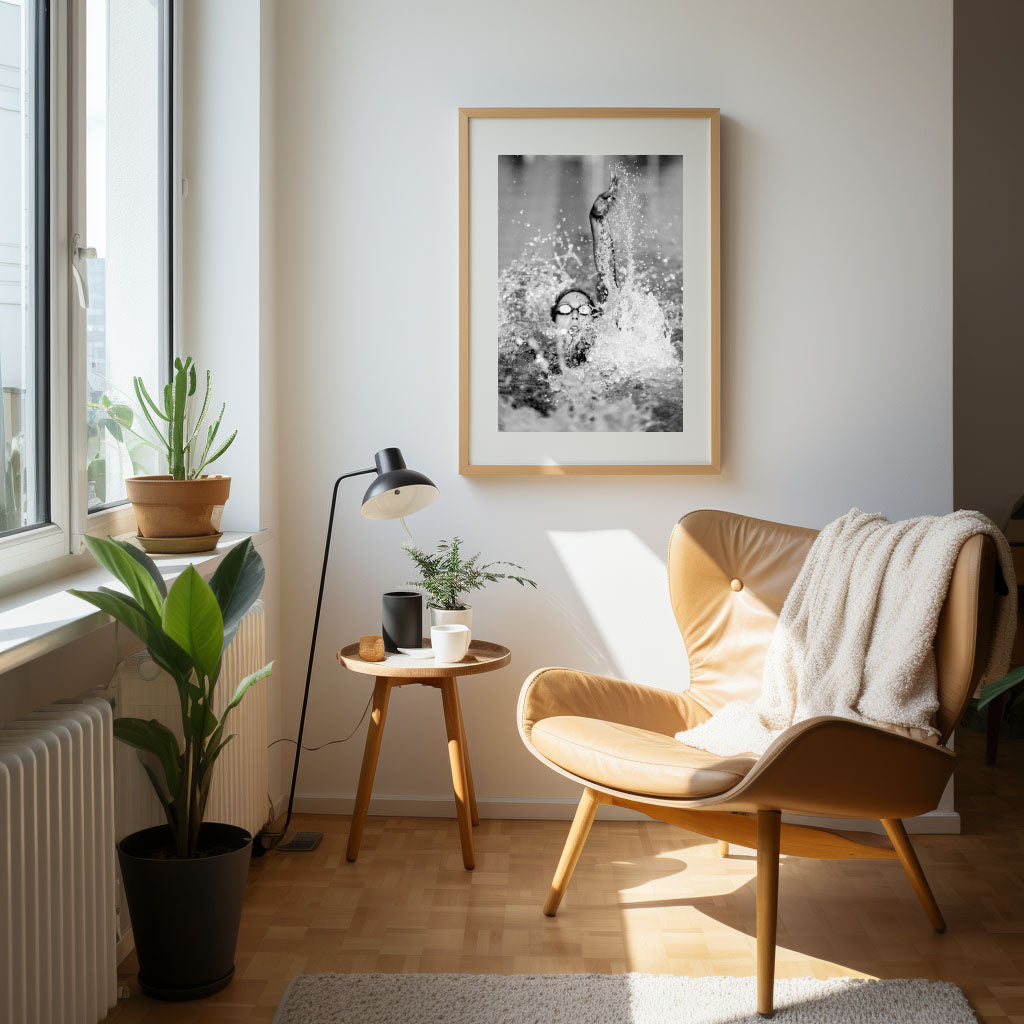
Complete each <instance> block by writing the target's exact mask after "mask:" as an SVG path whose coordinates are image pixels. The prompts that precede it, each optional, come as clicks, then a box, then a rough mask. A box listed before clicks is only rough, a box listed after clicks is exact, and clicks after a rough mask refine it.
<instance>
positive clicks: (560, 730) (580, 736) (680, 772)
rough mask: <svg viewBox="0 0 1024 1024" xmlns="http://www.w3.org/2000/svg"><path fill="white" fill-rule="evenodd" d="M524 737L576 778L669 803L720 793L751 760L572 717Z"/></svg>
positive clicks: (630, 728)
mask: <svg viewBox="0 0 1024 1024" xmlns="http://www.w3.org/2000/svg"><path fill="white" fill-rule="evenodd" d="M530 739H531V742H532V744H533V746H534V747H535V748H536V749H537V751H538V752H539V753H541V754H542V755H543V756H544V757H546V758H548V760H550V761H553V762H554V763H555V764H557V765H558V766H559V767H560V768H563V769H564V770H565V771H568V772H571V773H572V774H573V775H576V776H578V777H580V778H582V779H585V780H587V781H589V782H593V783H595V784H597V785H599V786H607V787H609V788H610V789H618V790H622V791H624V792H627V793H635V794H638V795H641V796H656V797H668V798H670V799H672V798H675V799H693V798H697V797H706V796H715V795H717V794H719V793H724V792H726V791H727V790H730V789H732V788H733V786H735V785H736V784H737V783H738V782H739V781H740V780H741V779H742V778H743V776H744V775H746V774H747V772H749V771H750V769H751V768H752V767H753V766H754V763H755V761H756V760H757V758H756V757H754V755H753V754H751V755H749V756H747V755H743V754H741V755H739V756H734V757H721V756H720V755H718V754H709V753H707V751H704V750H697V749H696V747H688V746H686V745H685V744H683V743H680V742H679V741H678V740H676V739H675V738H674V737H673V736H667V735H664V734H662V733H658V732H650V731H648V730H647V729H640V728H637V727H636V726H632V725H621V724H619V723H617V722H607V721H603V720H601V719H597V718H582V717H578V716H575V715H556V716H554V717H551V718H544V719H542V720H541V721H539V722H536V723H535V724H534V726H533V730H532V733H531V736H530Z"/></svg>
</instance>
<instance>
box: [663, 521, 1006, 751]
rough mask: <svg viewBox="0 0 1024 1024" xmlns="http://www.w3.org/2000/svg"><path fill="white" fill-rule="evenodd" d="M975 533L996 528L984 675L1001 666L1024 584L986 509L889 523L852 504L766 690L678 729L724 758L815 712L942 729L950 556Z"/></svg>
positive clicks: (821, 548) (806, 583)
mask: <svg viewBox="0 0 1024 1024" xmlns="http://www.w3.org/2000/svg"><path fill="white" fill-rule="evenodd" d="M975 533H987V534H990V535H991V536H992V537H993V539H994V540H995V543H996V548H997V551H998V558H999V563H1000V565H1001V567H1002V571H1003V576H1004V577H1005V578H1006V580H1007V583H1008V584H1009V593H1008V594H1007V595H1005V596H1000V595H997V596H996V608H995V615H994V621H993V630H992V643H991V647H990V649H989V651H988V652H987V661H986V668H985V676H984V679H985V681H986V682H991V681H993V680H995V679H999V678H1000V677H1001V676H1003V675H1005V674H1006V671H1007V668H1008V666H1009V662H1010V648H1011V645H1012V643H1013V635H1014V631H1015V629H1016V625H1017V588H1016V587H1015V586H1014V576H1013V562H1012V558H1011V555H1010V549H1009V545H1008V544H1007V542H1006V539H1005V538H1004V537H1003V535H1002V533H1000V532H999V530H998V529H997V528H996V526H995V524H994V523H993V522H992V521H991V520H989V519H987V518H986V517H985V516H983V515H982V514H981V513H980V512H954V513H952V514H951V515H946V516H922V517H920V518H918V519H906V520H903V521H901V522H898V523H890V522H889V521H888V520H886V519H885V518H884V517H883V516H880V515H868V514H866V513H864V512H861V511H860V510H859V509H852V510H851V511H850V512H848V513H847V514H846V515H845V516H842V517H841V518H839V519H837V520H836V521H835V522H833V523H829V524H828V526H826V527H825V528H824V529H823V530H822V531H821V533H820V534H819V535H818V537H817V539H816V540H815V541H814V544H813V545H812V547H811V550H810V551H809V552H808V554H807V559H806V560H805V561H804V564H803V567H802V568H801V569H800V574H799V575H798V576H797V578H796V582H795V583H794V584H793V588H792V590H790V592H789V596H788V597H787V598H786V603H785V604H784V605H783V607H782V613H781V615H780V616H779V623H778V626H777V627H776V629H775V633H774V634H773V636H772V640H771V643H770V644H769V646H768V653H767V655H766V657H765V665H764V675H763V683H762V690H761V694H760V696H759V697H758V699H757V700H756V701H755V702H754V703H753V704H744V703H741V702H734V703H732V704H727V705H726V706H725V707H723V708H721V709H720V710H719V711H717V712H716V713H715V714H714V715H712V717H711V718H709V719H708V720H707V721H706V722H702V723H701V724H700V725H698V726H696V727H695V728H693V729H688V730H686V731H684V732H678V733H676V739H677V740H682V742H683V743H686V744H688V745H689V746H691V747H698V748H699V749H701V750H707V751H710V752H711V753H714V754H721V755H722V756H731V755H734V754H741V753H746V752H753V753H756V754H763V753H764V752H765V750H767V749H768V747H769V746H770V745H771V743H772V742H773V741H774V740H775V739H776V738H777V737H778V736H779V735H780V734H781V733H782V732H784V731H785V730H786V729H788V728H789V727H790V726H791V725H794V724H795V723H797V722H801V721H804V720H805V719H808V718H815V717H817V716H819V715H832V716H837V717H839V718H849V719H852V720H853V721H855V722H865V723H867V724H869V725H881V726H893V725H895V726H901V727H903V728H906V729H908V730H910V731H911V735H917V736H919V737H920V738H927V737H928V736H935V735H937V732H938V731H937V730H936V729H935V714H936V711H937V710H938V706H939V701H938V680H937V676H936V670H935V654H934V650H933V647H932V645H933V643H934V640H935V631H936V627H937V626H938V620H939V612H940V611H941V609H942V605H943V602H944V601H945V598H946V592H947V590H948V588H949V580H950V576H951V575H952V572H953V565H954V563H955V562H956V558H957V555H958V553H959V551H960V548H961V546H962V545H963V543H964V541H966V540H967V538H968V537H970V536H971V535H972V534H975ZM917 730H920V732H919V733H918V732H917Z"/></svg>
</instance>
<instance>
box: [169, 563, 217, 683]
mask: <svg viewBox="0 0 1024 1024" xmlns="http://www.w3.org/2000/svg"><path fill="white" fill-rule="evenodd" d="M163 628H164V632H165V633H166V634H167V635H168V636H169V637H170V638H171V639H172V640H173V641H174V642H175V643H176V644H177V645H178V646H179V647H180V648H181V649H182V650H183V651H184V652H185V653H186V654H187V655H188V656H189V657H190V658H191V659H192V663H193V664H194V665H195V667H196V670H197V671H198V672H199V673H201V674H202V675H204V676H206V677H207V678H208V679H216V678H217V673H218V671H219V668H220V655H221V650H222V645H223V641H224V620H223V618H222V617H221V613H220V606H219V605H218V604H217V598H216V597H214V596H213V591H212V590H211V589H210V587H209V585H208V584H207V583H206V581H205V580H204V579H203V578H202V577H201V576H200V575H199V573H197V572H196V570H195V568H194V567H193V566H191V565H189V566H187V567H186V568H185V571H184V572H183V573H182V574H181V575H180V576H179V577H178V578H177V579H176V580H175V581H174V584H173V586H172V587H171V589H170V591H169V592H168V594H167V600H166V601H165V602H164V618H163Z"/></svg>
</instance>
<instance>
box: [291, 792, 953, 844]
mask: <svg viewBox="0 0 1024 1024" xmlns="http://www.w3.org/2000/svg"><path fill="white" fill-rule="evenodd" d="M477 803H478V805H479V808H480V817H481V818H502V819H506V820H520V819H532V820H535V821H536V820H542V821H570V820H572V816H573V815H574V814H575V813H576V803H577V801H575V800H563V799H543V800H521V799H518V798H516V797H497V798H492V799H488V798H486V797H478V798H477ZM354 804H355V794H348V795H343V794H340V793H320V794H308V793H307V794H300V793H296V794H295V810H296V811H301V812H305V813H308V814H351V813H352V807H353V805H354ZM369 813H370V814H373V815H380V816H382V817H396V818H399V817H402V818H404V817H409V818H454V817H455V805H454V803H453V800H452V797H451V796H443V797H432V796H375V797H373V798H372V799H371V800H370V812H369ZM597 816H598V818H601V819H603V820H605V821H644V820H646V819H645V815H642V814H640V813H639V812H637V811H632V810H629V809H627V808H625V807H610V806H608V805H604V806H602V807H601V809H600V810H599V811H598V812H597ZM783 820H785V821H789V822H793V823H795V824H800V825H817V826H818V827H819V828H832V829H838V830H841V831H844V832H878V833H881V832H882V831H883V829H882V826H881V823H880V822H877V821H870V820H867V819H860V818H813V817H809V816H808V815H802V814H786V815H783ZM904 825H906V828H907V831H908V832H912V833H915V834H918V835H956V834H958V833H959V832H960V815H959V814H957V813H956V811H931V812H929V813H928V814H922V815H920V816H919V817H916V818H906V819H905V820H904Z"/></svg>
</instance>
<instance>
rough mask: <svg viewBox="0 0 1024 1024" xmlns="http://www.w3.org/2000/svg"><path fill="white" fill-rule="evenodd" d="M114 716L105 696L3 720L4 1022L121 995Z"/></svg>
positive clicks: (30, 1020)
mask: <svg viewBox="0 0 1024 1024" xmlns="http://www.w3.org/2000/svg"><path fill="white" fill-rule="evenodd" d="M112 722H113V716H112V714H111V710H110V705H109V704H108V703H107V702H106V701H104V700H102V699H98V698H89V699H86V700H82V701H74V702H66V703H65V702H61V703H57V704H52V705H50V706H49V707H46V708H43V709H41V710H39V711H36V712H33V713H32V714H30V715H27V716H26V717H25V718H23V719H21V720H20V721H17V722H11V723H10V724H7V725H4V726H3V727H0V839H2V841H0V1022H2V1024H95V1022H96V1021H98V1020H100V1019H101V1018H103V1017H105V1016H106V1014H107V1011H108V1010H110V1009H111V1008H112V1007H113V1006H114V1005H115V1004H116V1002H117V963H116V958H115V952H114V950H115V942H114V931H115V921H114V794H113V783H114V779H113V746H114V739H113V732H112Z"/></svg>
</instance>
